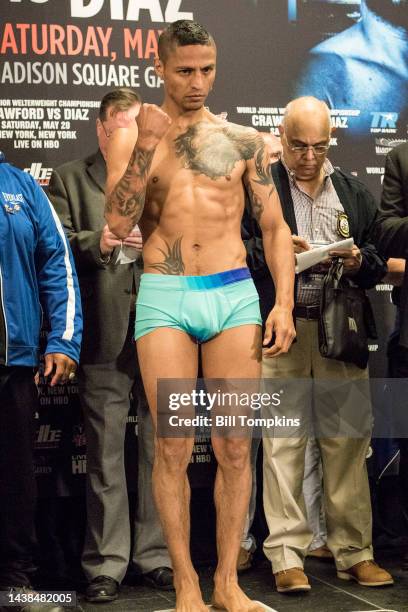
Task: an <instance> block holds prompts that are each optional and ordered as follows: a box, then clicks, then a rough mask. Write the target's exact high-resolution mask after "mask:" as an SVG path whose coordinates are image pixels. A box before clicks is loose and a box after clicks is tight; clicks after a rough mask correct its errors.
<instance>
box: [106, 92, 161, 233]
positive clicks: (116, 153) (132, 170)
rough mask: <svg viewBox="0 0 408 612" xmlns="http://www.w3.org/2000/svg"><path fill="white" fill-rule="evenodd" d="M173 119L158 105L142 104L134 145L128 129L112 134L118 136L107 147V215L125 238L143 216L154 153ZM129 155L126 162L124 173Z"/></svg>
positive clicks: (113, 228)
mask: <svg viewBox="0 0 408 612" xmlns="http://www.w3.org/2000/svg"><path fill="white" fill-rule="evenodd" d="M170 123H171V120H170V118H169V117H168V115H166V113H164V112H163V111H162V110H161V109H160V108H159V107H158V106H155V105H154V104H143V106H142V108H141V110H140V113H139V115H138V117H137V125H138V132H139V133H138V136H137V141H136V144H135V145H134V146H133V149H132V145H133V144H134V140H133V142H132V138H131V137H127V136H126V134H125V133H124V132H125V130H116V132H115V133H114V134H113V135H112V136H113V137H114V136H115V134H116V137H114V138H112V143H110V147H109V149H108V158H107V166H108V177H107V181H106V205H105V218H106V220H107V222H108V225H109V229H110V230H111V232H113V233H114V234H115V235H116V236H118V238H122V239H123V238H126V236H128V235H129V234H130V232H131V231H132V229H133V227H134V226H135V225H136V223H137V222H138V221H139V219H140V217H141V216H142V213H143V208H144V204H145V197H146V186H147V179H148V174H149V170H150V166H151V163H152V159H153V155H154V153H155V150H156V147H157V145H158V143H159V142H160V140H161V138H162V137H163V136H164V134H165V133H166V132H167V130H168V128H169V126H170ZM121 132H122V133H121ZM128 138H129V139H128ZM133 138H134V136H133ZM124 140H126V142H124ZM129 151H131V153H130V159H129V157H127V155H128V154H129ZM126 157H127V159H128V162H127V166H126V169H125V171H124V173H123V174H121V172H122V169H123V167H124V160H125V159H126Z"/></svg>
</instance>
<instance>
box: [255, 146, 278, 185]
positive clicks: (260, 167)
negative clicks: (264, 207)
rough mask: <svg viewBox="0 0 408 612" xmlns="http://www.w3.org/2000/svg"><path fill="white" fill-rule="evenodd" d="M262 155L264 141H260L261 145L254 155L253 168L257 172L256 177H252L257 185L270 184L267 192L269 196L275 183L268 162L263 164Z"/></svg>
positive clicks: (263, 154)
mask: <svg viewBox="0 0 408 612" xmlns="http://www.w3.org/2000/svg"><path fill="white" fill-rule="evenodd" d="M264 156H265V145H264V143H262V146H260V147H259V149H258V151H257V153H256V155H255V169H256V174H257V177H258V179H254V182H255V183H258V184H259V185H265V186H268V185H270V186H271V190H270V192H269V196H271V195H272V193H273V192H274V190H275V184H274V182H273V178H272V173H271V167H270V164H268V165H267V166H265V163H264Z"/></svg>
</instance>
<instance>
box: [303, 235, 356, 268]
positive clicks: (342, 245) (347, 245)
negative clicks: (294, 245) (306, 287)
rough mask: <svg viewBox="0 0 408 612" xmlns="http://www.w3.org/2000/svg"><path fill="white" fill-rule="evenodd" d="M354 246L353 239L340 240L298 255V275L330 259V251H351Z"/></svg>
mask: <svg viewBox="0 0 408 612" xmlns="http://www.w3.org/2000/svg"><path fill="white" fill-rule="evenodd" d="M353 244H354V240H353V238H346V239H345V240H339V241H338V242H332V243H331V244H325V245H324V246H320V247H317V248H316V249H311V250H310V251H304V252H303V253H298V254H297V255H296V267H295V271H296V274H299V273H300V272H303V271H304V270H307V269H308V268H311V267H312V266H315V265H316V264H318V263H320V262H321V261H323V260H324V259H327V258H328V257H329V252H330V251H337V250H339V249H351V248H352V246H353Z"/></svg>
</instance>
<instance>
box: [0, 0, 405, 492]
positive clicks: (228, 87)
mask: <svg viewBox="0 0 408 612" xmlns="http://www.w3.org/2000/svg"><path fill="white" fill-rule="evenodd" d="M2 17H3V18H2V23H1V25H0V82H1V93H0V96H1V97H0V147H1V149H2V150H3V152H4V153H5V155H6V158H7V160H8V161H10V162H12V163H14V164H15V165H17V166H19V167H21V168H22V169H24V170H25V171H27V172H30V174H32V175H33V176H34V178H35V179H36V180H37V181H38V182H39V183H40V185H42V186H43V187H44V188H45V189H46V187H47V184H48V182H49V178H50V175H51V173H52V170H53V168H55V167H56V166H58V165H59V164H61V163H63V162H66V161H68V160H72V159H75V158H79V157H83V156H85V155H87V154H89V153H91V152H92V151H94V150H95V148H96V138H95V120H96V116H97V108H98V105H99V101H100V99H101V97H102V96H103V95H104V93H106V91H108V90H109V89H112V88H114V87H117V86H129V87H133V88H135V89H137V90H138V91H140V94H141V95H142V98H143V100H144V101H147V102H154V103H160V101H161V98H162V84H161V82H160V80H159V79H158V78H157V77H156V76H155V73H154V70H153V67H152V65H153V58H154V57H155V55H156V53H157V39H158V36H159V34H160V32H161V30H162V29H163V28H164V27H166V24H167V23H169V22H172V21H175V20H177V19H195V20H196V21H199V22H201V23H202V24H204V25H205V26H206V27H207V28H208V30H209V31H210V32H211V33H212V34H213V36H214V38H215V41H216V43H217V48H218V68H217V80H216V83H215V88H214V91H213V92H212V94H211V96H210V98H209V100H208V105H209V107H210V109H211V110H212V111H213V112H214V113H220V112H225V113H227V115H228V120H230V121H233V122H236V123H240V124H243V125H247V126H253V127H255V128H256V129H259V130H263V131H271V132H273V133H275V134H277V133H278V132H277V126H278V125H279V122H280V120H281V117H282V112H283V109H284V106H285V105H286V103H287V102H288V100H290V99H291V97H294V96H295V95H299V94H314V95H317V96H319V97H321V98H323V99H325V100H326V101H327V102H328V104H329V105H330V107H331V112H332V123H333V127H334V128H335V129H334V132H333V137H332V142H331V149H330V152H329V157H330V159H331V160H332V162H333V163H334V164H335V165H338V166H341V167H342V168H343V169H344V170H348V171H350V172H353V173H354V174H355V175H356V176H358V177H359V178H360V179H361V180H362V181H363V182H365V183H366V184H367V185H368V187H369V188H370V189H371V190H372V191H373V193H374V194H375V195H376V196H377V197H378V196H379V195H380V190H381V179H382V174H383V170H384V158H385V155H386V153H387V152H388V151H389V150H390V149H391V148H392V147H393V146H395V144H397V143H399V142H403V141H405V140H407V123H406V120H407V115H406V113H407V108H406V101H407V100H408V96H407V84H408V70H407V64H406V57H407V53H406V47H407V46H408V38H407V28H408V6H407V3H406V2H405V1H403V2H401V3H400V4H395V3H394V2H392V0H366V1H365V2H364V0H363V1H362V2H361V3H360V2H358V1H355V2H354V1H352V0H216V1H215V0H2ZM371 293H372V295H371V297H372V300H373V303H374V307H375V310H376V311H377V313H381V316H380V317H379V320H380V323H381V325H380V337H379V340H378V341H375V342H374V343H373V344H372V345H371V346H370V349H371V368H372V371H373V373H374V374H375V375H377V376H384V375H385V358H384V346H385V342H386V338H387V335H388V333H389V330H390V328H391V326H392V320H393V317H394V310H393V308H392V307H391V306H390V287H389V286H387V285H379V286H378V287H377V289H376V290H374V291H373V292H371ZM40 401H41V409H40V413H39V415H38V417H39V418H38V423H39V424H38V431H37V472H38V474H39V476H41V478H40V479H39V481H40V483H42V486H43V487H44V489H43V490H44V491H45V492H47V491H48V492H49V491H50V487H55V486H56V483H57V486H58V491H59V493H60V494H61V495H66V494H70V493H71V492H72V491H73V490H76V484H75V483H78V482H80V481H82V479H83V475H84V473H85V471H86V447H85V442H86V441H85V437H84V432H83V426H82V425H81V421H80V418H79V411H78V401H77V389H76V387H75V385H71V386H69V387H68V389H67V390H64V389H63V388H61V387H55V388H54V389H51V388H47V387H45V386H44V385H42V387H41V397H40ZM135 429H136V417H135V416H134V415H130V417H129V436H130V438H132V437H133V438H134V433H135ZM210 463H211V448H210V446H209V445H208V443H207V442H206V441H204V442H202V443H198V444H197V446H196V453H195V455H194V458H193V462H192V470H193V482H194V481H195V483H196V484H200V483H202V482H205V481H206V477H205V474H207V475H208V474H209V470H203V469H202V465H209V464H210ZM195 468H197V469H196V470H195ZM61 469H62V470H63V472H61ZM194 470H195V471H194ZM197 470H198V471H197ZM194 474H196V477H194ZM81 486H82V485H81Z"/></svg>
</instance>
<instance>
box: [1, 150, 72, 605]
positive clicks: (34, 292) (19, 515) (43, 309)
mask: <svg viewBox="0 0 408 612" xmlns="http://www.w3.org/2000/svg"><path fill="white" fill-rule="evenodd" d="M43 313H44V315H45V316H46V317H47V319H48V321H49V325H50V332H49V334H48V340H47V346H46V350H45V371H44V374H45V376H47V377H49V379H50V384H51V385H56V384H58V383H62V382H65V381H67V380H68V379H69V378H72V377H73V373H74V372H75V369H76V366H77V363H78V359H79V350H80V343H81V333H82V312H81V302H80V295H79V290H78V281H77V277H76V272H75V268H74V263H73V259H72V255H71V252H70V248H69V245H68V242H67V240H66V238H65V234H64V230H63V228H62V226H61V224H60V222H59V220H58V217H57V215H56V214H55V212H54V210H53V208H52V206H51V204H50V202H49V200H48V198H47V197H46V195H45V194H44V192H43V191H42V189H41V188H40V187H39V186H38V185H37V183H36V182H35V181H34V179H33V178H32V177H31V176H29V175H28V174H26V173H24V172H22V171H21V170H18V169H16V168H14V167H13V166H10V165H9V164H7V163H5V162H4V156H3V155H2V154H1V153H0V591H4V590H6V589H7V588H10V587H15V588H18V589H21V588H23V589H24V588H25V587H29V585H30V582H31V580H30V578H31V574H32V572H33V570H34V566H33V549H34V545H35V535H34V510H35V493H36V488H35V479H34V470H33V457H32V442H33V433H34V430H33V425H34V421H33V419H34V412H35V409H36V406H37V390H36V386H35V384H34V368H36V366H37V365H38V353H39V349H38V346H39V337H40V328H41V322H42V315H43ZM37 609H40V608H38V606H33V605H31V606H28V607H24V611H26V610H28V611H30V612H33V611H34V610H37ZM42 609H43V608H42ZM50 609H59V608H55V607H54V608H50Z"/></svg>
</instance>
